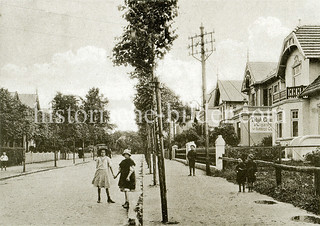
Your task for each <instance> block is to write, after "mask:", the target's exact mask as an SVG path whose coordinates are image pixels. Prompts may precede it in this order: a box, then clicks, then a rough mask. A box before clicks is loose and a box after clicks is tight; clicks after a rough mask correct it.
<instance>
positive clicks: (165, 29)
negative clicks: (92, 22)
mask: <svg viewBox="0 0 320 226" xmlns="http://www.w3.org/2000/svg"><path fill="white" fill-rule="evenodd" d="M119 8H120V10H122V11H123V12H124V14H123V17H124V18H125V19H126V20H127V21H128V25H127V26H126V27H125V28H124V33H123V34H122V36H121V37H120V41H119V42H118V43H117V44H116V45H115V47H114V49H113V56H114V63H115V64H116V65H125V66H126V65H130V66H132V67H133V68H134V70H133V71H132V72H131V73H130V75H131V78H137V79H138V84H137V85H136V90H137V94H136V95H135V98H134V104H135V107H136V110H137V111H136V115H137V117H136V122H137V124H138V126H139V130H140V131H139V133H140V134H141V135H142V136H143V137H144V138H145V137H146V136H147V131H146V127H147V126H146V122H145V121H144V120H140V119H141V118H140V116H141V115H142V116H144V115H145V113H146V112H147V111H148V110H150V109H151V107H152V105H153V97H152V96H153V89H152V87H150V82H151V81H152V78H153V71H154V66H155V62H156V60H157V59H161V58H162V57H163V56H164V55H165V53H166V52H167V51H168V50H170V48H171V46H172V44H173V41H174V40H175V39H176V38H177V36H176V34H175V30H174V29H173V28H172V23H173V19H174V18H175V17H176V16H177V1H176V0H170V1H144V0H143V1H132V0H125V4H124V5H123V6H121V7H119ZM163 103H165V102H163ZM139 112H140V113H141V115H139ZM142 118H144V117H142ZM145 140H146V139H144V141H145Z"/></svg>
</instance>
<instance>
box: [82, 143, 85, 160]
mask: <svg viewBox="0 0 320 226" xmlns="http://www.w3.org/2000/svg"><path fill="white" fill-rule="evenodd" d="M84 143H85V141H84V138H83V139H82V158H83V161H85V158H86V157H85V156H84Z"/></svg>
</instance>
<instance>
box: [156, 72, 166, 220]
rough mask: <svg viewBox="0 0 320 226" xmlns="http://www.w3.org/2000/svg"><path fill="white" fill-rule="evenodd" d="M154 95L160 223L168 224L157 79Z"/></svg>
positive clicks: (159, 97) (159, 92) (160, 110)
mask: <svg viewBox="0 0 320 226" xmlns="http://www.w3.org/2000/svg"><path fill="white" fill-rule="evenodd" d="M153 83H154V85H155V93H156V100H157V122H158V130H157V133H158V134H157V135H158V138H159V139H158V142H157V147H158V171H159V184H160V196H161V210H162V223H167V222H168V207H167V188H166V176H165V165H164V153H163V152H164V144H163V127H162V109H161V91H160V82H159V80H158V78H157V77H155V78H154V82H153Z"/></svg>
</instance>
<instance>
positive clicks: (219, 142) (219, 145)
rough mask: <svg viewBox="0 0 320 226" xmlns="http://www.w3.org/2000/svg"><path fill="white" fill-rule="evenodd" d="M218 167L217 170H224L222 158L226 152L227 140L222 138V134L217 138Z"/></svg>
mask: <svg viewBox="0 0 320 226" xmlns="http://www.w3.org/2000/svg"><path fill="white" fill-rule="evenodd" d="M215 143H216V168H217V170H222V168H223V164H222V159H219V158H221V157H222V156H223V155H224V153H225V147H226V142H225V141H224V139H223V138H222V135H219V136H218V138H217V139H216V142H215Z"/></svg>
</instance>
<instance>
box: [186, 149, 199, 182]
mask: <svg viewBox="0 0 320 226" xmlns="http://www.w3.org/2000/svg"><path fill="white" fill-rule="evenodd" d="M190 148H191V150H190V151H189V152H188V154H187V158H188V161H189V170H190V174H189V176H192V175H191V172H193V176H195V175H196V168H195V164H196V157H197V153H196V150H195V149H196V147H195V146H194V145H191V146H190Z"/></svg>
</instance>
